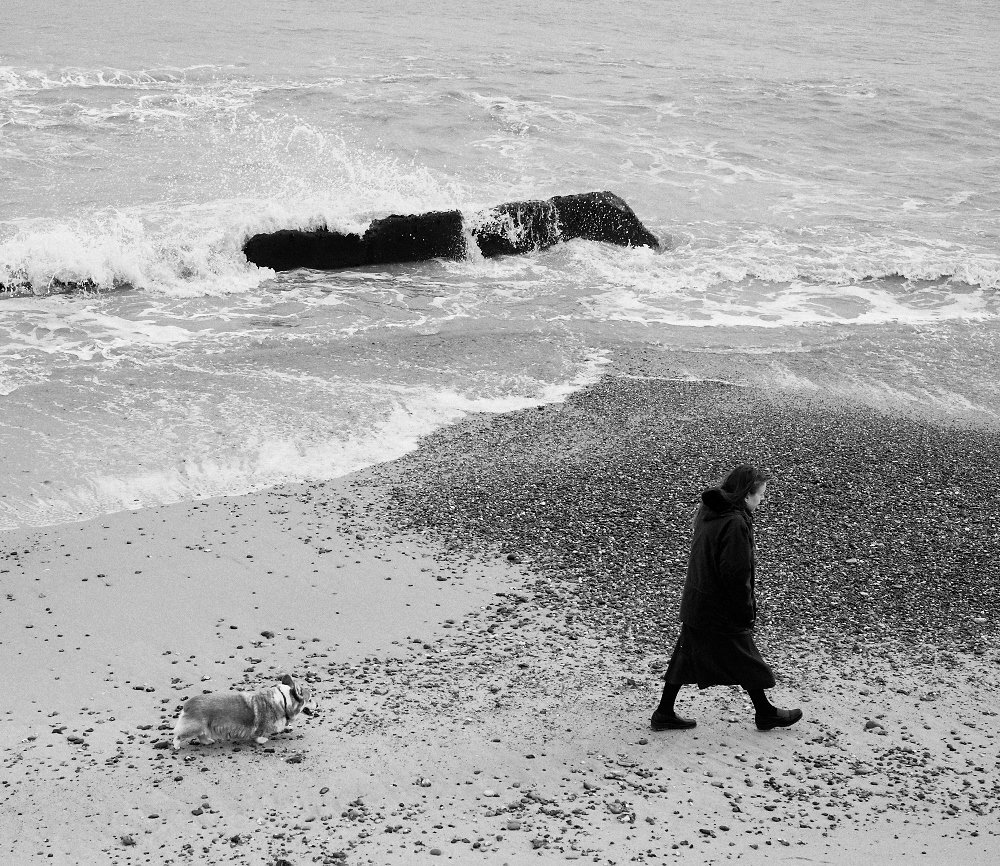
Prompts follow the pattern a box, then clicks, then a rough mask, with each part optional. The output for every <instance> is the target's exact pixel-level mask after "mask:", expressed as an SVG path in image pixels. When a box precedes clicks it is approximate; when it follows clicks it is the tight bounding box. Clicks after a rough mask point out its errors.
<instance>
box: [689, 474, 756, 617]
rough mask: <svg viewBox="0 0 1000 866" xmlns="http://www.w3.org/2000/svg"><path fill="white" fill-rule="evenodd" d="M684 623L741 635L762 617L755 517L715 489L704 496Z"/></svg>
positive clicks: (698, 523) (699, 516)
mask: <svg viewBox="0 0 1000 866" xmlns="http://www.w3.org/2000/svg"><path fill="white" fill-rule="evenodd" d="M701 501H702V506H701V508H700V509H699V510H698V515H697V517H696V518H695V523H694V539H693V541H692V543H691V557H690V559H689V560H688V572H687V580H686V582H685V584H684V594H683V596H682V597H681V611H680V619H681V622H683V623H684V624H685V625H689V626H692V627H693V628H696V629H703V630H705V631H712V632H716V633H722V634H740V633H743V632H749V631H751V630H752V629H753V627H754V623H755V622H756V619H757V601H756V598H755V594H754V578H755V568H754V537H753V516H752V515H751V514H750V512H749V511H748V510H747V509H746V508H745V507H742V505H740V506H736V505H733V504H732V503H730V502H729V500H727V499H726V497H725V496H724V495H723V493H722V491H721V490H719V489H717V488H713V489H711V490H706V491H705V492H704V493H702V495H701Z"/></svg>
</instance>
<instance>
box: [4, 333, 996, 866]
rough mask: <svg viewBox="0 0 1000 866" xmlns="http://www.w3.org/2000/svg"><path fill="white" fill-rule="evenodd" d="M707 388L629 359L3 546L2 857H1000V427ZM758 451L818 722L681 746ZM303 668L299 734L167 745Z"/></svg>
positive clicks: (766, 533) (735, 703) (795, 667)
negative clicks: (735, 470)
mask: <svg viewBox="0 0 1000 866" xmlns="http://www.w3.org/2000/svg"><path fill="white" fill-rule="evenodd" d="M675 373H676V371H674V370H671V369H668V368H667V367H666V366H665V365H664V364H662V363H660V362H659V360H658V359H657V358H656V357H652V356H650V355H649V354H648V353H643V352H629V351H625V350H623V351H621V352H620V353H619V354H618V355H617V356H616V358H615V360H614V363H613V364H611V365H610V368H609V370H608V372H607V374H606V375H605V376H604V377H603V378H602V379H601V380H600V381H599V382H598V383H597V384H595V385H594V386H591V387H590V388H587V389H585V390H583V391H581V392H578V393H576V394H574V395H572V396H571V397H569V398H568V399H567V400H566V401H565V402H562V403H556V404H551V405H549V406H545V407H542V408H538V409H529V410H524V411H521V412H515V413H508V414H491V415H477V416H472V417H470V418H469V419H467V420H466V421H464V422H462V423H459V424H457V425H455V426H453V427H451V428H447V429H446V430H443V431H441V432H439V433H437V434H435V435H434V436H431V437H428V438H427V439H426V440H424V442H423V443H422V444H421V447H420V448H418V449H417V450H416V451H414V452H412V453H411V454H409V455H407V456H405V457H403V458H401V459H400V460H397V461H395V462H394V463H391V464H384V465H382V466H379V467H374V468H372V469H369V470H364V471H362V472H360V473H356V474H355V475H353V476H348V477H347V478H345V479H341V480H339V481H335V482H324V483H315V484H305V485H297V486H287V487H282V488H276V489H273V490H270V491H265V492H260V493H255V494H250V495H247V496H242V497H227V498H220V499H213V500H205V501H202V502H196V503H182V504H178V505H172V506H165V507H162V508H155V509H143V510H139V511H134V512H125V513H120V514H115V515H108V516H104V517H101V518H97V519H95V520H91V521H87V522H83V523H78V524H64V525H61V526H58V527H52V528H48V529H38V530H11V531H7V532H5V533H4V534H3V536H2V537H0V572H2V577H3V582H4V583H3V585H4V590H5V592H6V593H7V595H6V600H5V603H4V606H3V609H2V611H3V612H2V617H3V629H2V635H3V636H2V644H0V646H2V649H3V654H4V658H5V660H6V661H5V665H6V666H7V667H8V669H9V674H8V695H9V701H8V706H7V708H6V709H5V710H4V712H3V713H2V714H0V760H2V764H0V766H2V773H0V780H2V787H0V808H2V809H3V812H4V815H5V816H10V820H5V821H4V823H3V826H2V828H0V852H2V854H3V857H4V858H5V859H9V860H10V862H24V863H28V862H55V863H93V862H106V863H115V864H133V863H134V864H139V863H156V864H166V863H213V864H214V863H219V864H223V863H234V864H235V863H246V864H251V863H274V864H281V863H291V864H304V863H344V862H347V863H370V864H390V863H400V864H402V863H414V862H422V861H424V860H426V859H427V858H440V859H441V860H450V861H451V862H456V863H462V864H465V863H484V864H494V863H495V864H501V863H510V864H520V863H548V862H562V861H563V860H582V861H585V862H594V863H607V864H611V863H615V864H617V863H633V862H678V863H717V862H729V861H734V862H736V861H739V862H746V863H765V862H773V861H775V860H782V859H789V860H792V859H798V860H808V861H813V862H823V863H843V864H848V863H857V862H859V861H860V860H861V859H862V858H864V859H871V858H872V857H873V856H874V857H875V858H876V862H879V863H912V862H926V863H945V862H955V863H983V864H986V863H990V862H993V861H994V858H995V851H996V848H997V843H998V833H1000V818H998V815H997V811H996V809H997V807H996V803H997V794H998V789H1000V760H998V751H997V749H998V744H997V736H998V735H1000V724H998V716H997V709H998V707H997V703H996V698H995V695H996V690H997V688H998V686H1000V654H998V653H997V651H996V648H995V621H996V612H997V607H998V602H1000V596H998V593H997V585H998V582H997V576H998V575H997V566H996V562H997V559H998V558H997V545H998V543H1000V542H998V539H997V536H996V533H995V532H991V531H990V518H989V515H990V514H991V513H993V512H994V511H995V505H996V503H997V501H998V486H997V482H996V480H995V479H992V478H990V477H989V476H987V475H984V473H983V472H982V471H981V467H983V466H989V465H992V464H993V463H994V462H995V461H996V458H997V456H1000V436H998V435H997V432H996V431H995V430H991V429H989V428H987V427H984V426H981V425H980V426H976V425H973V424H966V423H963V424H959V423H957V422H954V421H945V420H942V419H934V418H932V417H918V416H916V415H913V414H910V415H907V416H904V415H901V414H899V413H898V412H897V413H892V414H889V413H886V412H884V411H882V410H881V409H880V408H878V407H874V406H863V405H860V404H854V405H845V404H843V403H840V404H836V403H830V402H822V401H819V400H817V399H816V397H815V395H813V396H811V397H809V396H807V395H802V394H793V393H790V392H777V391H773V392H770V393H767V392H762V391H760V390H759V389H754V388H749V387H740V386H736V385H733V384H727V383H725V382H707V381H700V382H693V381H689V380H685V379H684V378H683V377H678V376H677V375H675ZM820 437H822V441H823V442H824V443H825V444H824V447H817V442H818V441H820ZM738 459H748V460H752V461H755V462H757V463H758V464H759V465H762V466H766V467H768V469H769V470H770V471H771V472H772V473H773V475H774V480H773V482H772V483H771V485H769V490H770V493H769V499H768V502H767V503H766V504H765V506H763V508H762V510H761V511H760V512H759V519H758V539H759V545H760V550H759V557H760V563H759V573H760V585H759V590H758V591H759V595H760V599H761V602H762V608H763V618H762V622H761V623H760V624H759V626H758V640H759V643H760V646H761V648H762V651H763V652H764V655H765V657H766V658H768V660H769V661H770V662H771V664H772V665H773V667H774V668H775V671H776V673H777V675H778V686H777V688H776V689H775V690H774V694H773V697H774V699H775V701H776V702H781V703H782V704H783V705H785V706H801V707H802V709H803V711H804V714H805V717H804V719H803V721H802V722H801V723H799V724H798V725H797V726H795V727H794V728H790V729H787V730H783V731H775V732H769V733H761V732H758V731H756V730H755V729H754V728H753V724H752V711H751V708H750V705H749V702H748V700H747V699H746V697H745V696H744V695H742V693H740V692H739V690H738V689H728V688H715V689H709V690H705V691H703V692H698V691H697V690H696V689H693V688H690V687H687V688H685V689H684V690H683V691H682V692H681V697H680V699H679V705H678V706H679V708H681V709H682V712H683V713H684V714H686V715H691V716H694V717H695V718H697V719H698V727H697V728H696V729H695V730H693V731H690V732H677V731H673V732H661V733H653V732H651V731H650V730H649V727H648V719H649V714H650V712H651V710H652V708H653V706H655V703H656V699H657V697H658V693H659V688H660V681H659V673H660V671H661V670H662V668H663V666H664V665H665V663H666V660H667V658H668V657H669V652H670V649H671V647H672V645H673V641H674V640H675V638H676V634H677V628H678V626H677V623H676V615H675V611H676V606H677V600H678V594H679V590H680V587H681V585H682V582H683V576H684V560H685V556H686V544H687V540H688V528H689V526H690V520H691V516H692V511H693V507H694V503H695V502H696V499H697V496H698V495H699V493H700V490H701V489H702V487H703V486H704V484H705V483H706V481H710V480H711V479H713V478H714V477H716V476H717V475H719V474H721V472H722V471H724V470H725V468H726V467H727V466H729V464H730V463H732V462H734V460H738ZM284 672H292V673H294V674H295V675H296V676H297V677H300V678H302V679H304V680H306V681H307V682H308V683H309V684H310V685H311V687H312V689H313V690H314V700H313V702H312V705H311V706H310V709H309V714H308V715H302V716H300V717H299V719H298V720H297V721H296V724H295V726H294V728H293V729H292V730H291V731H289V732H287V733H284V734H279V735H277V736H276V737H275V738H274V739H273V740H271V741H270V742H268V743H267V744H266V745H264V746H256V745H253V744H228V745H220V744H216V745H214V746H206V747H200V746H186V747H184V748H182V749H181V750H180V751H179V752H176V753H175V752H173V751H172V750H171V749H170V748H169V747H168V745H169V743H168V741H169V736H170V730H171V728H172V725H173V720H174V718H175V717H176V713H177V711H178V709H179V707H180V705H181V701H182V699H183V698H185V697H188V696H190V695H192V694H197V693H198V692H200V691H203V690H211V689H212V688H215V689H221V690H224V689H228V688H230V687H232V688H239V689H244V690H253V689H256V688H260V687H263V686H265V685H268V684H270V683H271V682H273V681H275V680H276V679H277V678H278V676H280V675H281V674H282V673H284ZM873 851H874V852H877V853H876V854H874V855H873V853H872V852H873ZM429 862H436V861H435V860H430V861H429Z"/></svg>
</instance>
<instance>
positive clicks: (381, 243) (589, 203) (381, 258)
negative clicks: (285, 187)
mask: <svg viewBox="0 0 1000 866" xmlns="http://www.w3.org/2000/svg"><path fill="white" fill-rule="evenodd" d="M468 238H472V239H473V240H474V241H475V243H476V246H477V247H478V248H479V251H480V253H482V255H483V256H485V257H486V258H493V257H494V256H500V255H512V254H516V253H526V252H532V251H534V250H540V249H546V248H547V247H551V246H553V245H554V244H556V243H558V242H559V241H568V240H572V239H573V238H582V239H585V240H591V241H603V242H605V243H612V244H618V245H619V246H648V247H653V248H654V249H656V248H658V247H659V241H658V240H657V239H656V236H655V235H653V234H652V232H650V231H649V230H648V229H647V228H646V227H645V226H644V225H643V224H642V222H641V221H640V220H639V218H638V217H637V216H636V215H635V213H634V212H633V211H632V209H631V208H630V207H629V206H628V204H626V202H625V201H624V200H623V199H621V198H619V197H618V196H616V195H615V194H614V193H611V192H607V191H605V192H588V193H580V194H578V195H568V196H555V197H554V198H551V199H548V200H547V201H519V202H508V203H506V204H501V205H497V206H496V207H494V208H491V209H490V210H488V211H486V212H484V213H481V214H476V215H475V217H474V218H473V219H471V220H469V226H468V229H466V220H465V218H464V217H463V216H462V214H461V212H459V211H435V212H431V213H425V214H412V215H408V216H400V215H398V214H394V215H392V216H389V217H386V218H385V219H381V220H375V221H374V222H372V224H371V225H370V226H369V227H368V229H367V231H365V233H364V235H361V236H359V235H357V234H341V233H339V232H331V231H328V230H327V229H317V230H312V231H304V230H296V229H284V230H282V231H278V232H270V233H267V234H257V235H254V236H253V237H251V238H250V239H249V240H248V241H247V242H246V243H245V244H244V246H243V252H244V253H245V254H246V257H247V260H248V261H250V262H252V263H253V264H255V265H258V266H259V267H267V268H273V269H274V270H276V271H285V270H291V269H293V268H315V269H317V270H338V269H340V268H352V267H358V266H360V265H382V264H391V263H401V262H418V261H426V260H427V259H435V258H443V259H459V258H462V257H464V256H465V255H466V252H467V239H468Z"/></svg>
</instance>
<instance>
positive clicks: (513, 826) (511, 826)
mask: <svg viewBox="0 0 1000 866" xmlns="http://www.w3.org/2000/svg"><path fill="white" fill-rule="evenodd" d="M504 826H505V827H506V828H507V829H508V830H520V829H521V822H520V821H508V822H507V823H506V824H505V825H504Z"/></svg>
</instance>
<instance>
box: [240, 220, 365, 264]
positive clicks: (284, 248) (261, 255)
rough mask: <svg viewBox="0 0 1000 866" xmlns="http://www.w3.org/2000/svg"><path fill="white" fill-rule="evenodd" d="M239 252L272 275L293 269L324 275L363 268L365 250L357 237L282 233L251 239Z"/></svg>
mask: <svg viewBox="0 0 1000 866" xmlns="http://www.w3.org/2000/svg"><path fill="white" fill-rule="evenodd" d="M243 252H244V253H245V254H246V257H247V259H248V260H249V261H251V262H254V263H255V264H257V263H259V262H268V265H267V267H269V268H273V269H274V270H276V271H290V270H292V269H293V268H313V269H314V270H318V271H326V270H334V269H337V268H356V267H358V266H359V265H363V264H365V248H364V243H363V242H362V240H361V237H360V235H356V234H341V233H339V232H331V231H327V230H326V229H316V230H314V231H300V230H297V229H283V230H282V231H278V232H271V233H269V234H259V235H254V236H253V237H252V238H250V240H248V241H247V242H246V243H245V244H244V245H243Z"/></svg>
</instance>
